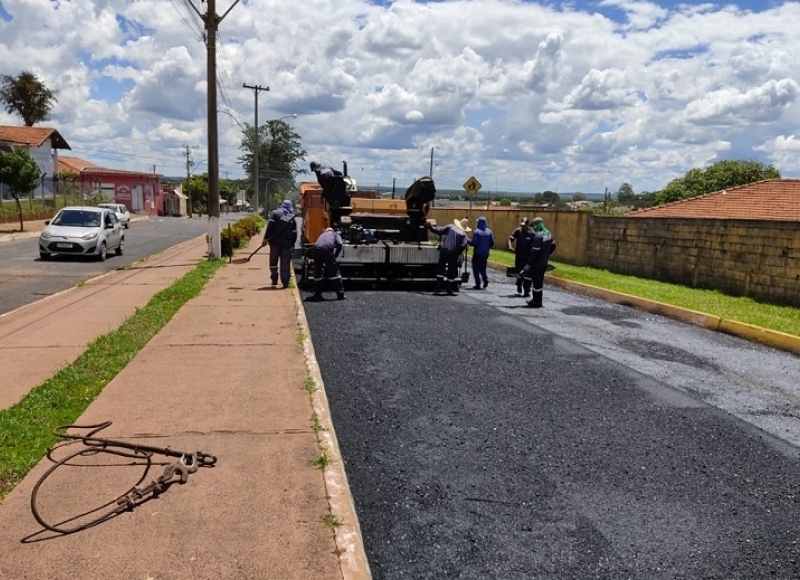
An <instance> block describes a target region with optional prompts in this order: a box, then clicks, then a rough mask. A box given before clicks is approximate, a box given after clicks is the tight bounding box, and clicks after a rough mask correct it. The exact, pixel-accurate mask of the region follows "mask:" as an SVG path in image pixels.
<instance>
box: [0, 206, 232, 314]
mask: <svg viewBox="0 0 800 580" xmlns="http://www.w3.org/2000/svg"><path fill="white" fill-rule="evenodd" d="M244 215H246V214H233V213H232V214H223V215H222V216H220V223H221V224H222V225H223V227H224V226H225V225H226V224H227V223H229V222H231V223H232V222H235V221H236V220H238V219H240V218H241V217H242V216H244ZM206 232H208V220H207V219H206V218H195V219H186V218H171V217H166V218H164V217H157V218H150V219H147V220H144V221H134V222H133V223H131V227H130V228H129V229H127V230H125V253H124V255H122V256H115V255H114V253H113V252H111V253H110V254H109V257H108V260H107V261H105V262H98V261H95V260H91V259H87V258H77V257H72V256H57V257H54V258H53V259H51V260H48V261H42V260H40V259H39V253H38V238H37V237H30V238H26V239H20V240H16V241H11V242H4V243H2V244H0V247H2V251H0V293H2V296H3V299H2V301H0V314H3V313H5V312H10V311H11V310H14V309H16V308H19V307H20V306H24V305H25V304H30V303H32V302H35V301H37V300H40V299H42V298H44V297H46V296H49V295H51V294H55V293H56V292H60V291H62V290H65V289H67V288H70V287H71V286H75V285H76V284H79V283H81V282H83V281H85V280H88V279H90V278H94V277H95V276H99V275H101V274H104V273H106V272H110V271H112V270H116V269H118V268H124V267H126V266H128V265H130V264H133V263H136V262H138V261H139V260H142V259H144V258H147V257H148V256H151V255H153V254H156V253H158V252H161V251H163V250H165V249H167V248H170V247H172V246H175V245H177V244H179V243H181V242H184V241H186V240H190V239H193V238H196V237H198V236H201V235H203V234H204V233H206Z"/></svg>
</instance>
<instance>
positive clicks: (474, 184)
mask: <svg viewBox="0 0 800 580" xmlns="http://www.w3.org/2000/svg"><path fill="white" fill-rule="evenodd" d="M462 187H463V188H464V189H465V190H466V192H467V193H468V194H469V195H470V196H471V197H475V194H476V193H478V191H480V189H481V187H483V186H482V185H481V182H480V181H478V180H477V179H475V178H474V177H470V178H469V179H467V180H466V181H465V182H464V185H463V186H462Z"/></svg>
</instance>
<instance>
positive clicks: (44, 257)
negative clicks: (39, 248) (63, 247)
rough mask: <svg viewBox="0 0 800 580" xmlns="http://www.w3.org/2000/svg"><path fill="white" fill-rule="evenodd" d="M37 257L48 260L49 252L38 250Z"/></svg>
mask: <svg viewBox="0 0 800 580" xmlns="http://www.w3.org/2000/svg"><path fill="white" fill-rule="evenodd" d="M39 257H40V258H41V259H42V260H49V259H50V254H46V253H44V252H39Z"/></svg>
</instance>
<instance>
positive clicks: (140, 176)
mask: <svg viewBox="0 0 800 580" xmlns="http://www.w3.org/2000/svg"><path fill="white" fill-rule="evenodd" d="M20 148H21V149H24V150H25V152H27V153H28V154H29V155H30V156H31V157H33V159H34V160H35V161H36V163H37V165H38V166H39V171H40V172H41V175H42V186H41V189H40V190H38V191H34V192H32V195H33V196H34V197H37V198H42V199H46V198H52V197H54V196H55V195H59V196H60V195H64V196H65V199H68V198H67V197H66V196H68V193H69V192H70V191H72V192H73V193H74V192H77V193H80V194H83V195H102V197H103V198H105V199H108V200H111V201H115V202H117V203H122V204H124V205H125V206H126V207H127V208H128V210H129V211H131V212H135V213H147V214H151V215H159V214H161V213H163V210H164V207H163V194H162V192H161V176H160V175H158V174H156V173H148V172H144V171H124V170H120V169H109V168H106V167H100V166H98V165H95V164H94V163H90V162H88V161H85V160H83V159H80V158H79V157H69V156H65V155H59V153H58V152H59V151H60V150H64V149H67V150H71V149H72V148H71V147H70V145H69V143H67V141H66V140H65V139H64V138H63V137H62V136H61V134H60V133H59V132H58V131H57V130H56V129H53V128H50V127H20V126H11V125H0V150H6V151H13V150H15V149H20ZM79 199H81V198H79Z"/></svg>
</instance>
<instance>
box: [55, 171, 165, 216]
mask: <svg viewBox="0 0 800 580" xmlns="http://www.w3.org/2000/svg"><path fill="white" fill-rule="evenodd" d="M59 175H60V177H59V179H60V181H61V182H62V184H63V186H62V189H64V188H68V189H73V190H77V191H78V192H80V193H82V194H84V195H100V196H102V197H103V198H105V199H108V200H112V201H114V202H116V203H121V204H123V205H124V206H125V207H127V208H128V211H131V212H134V213H146V214H149V215H160V214H162V213H163V211H164V201H163V193H162V190H161V175H159V174H157V173H149V172H143V171H123V170H120V169H109V168H106V167H99V166H97V165H95V164H94V163H90V162H88V161H85V160H83V159H81V158H79V157H66V156H61V157H60V158H59Z"/></svg>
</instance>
